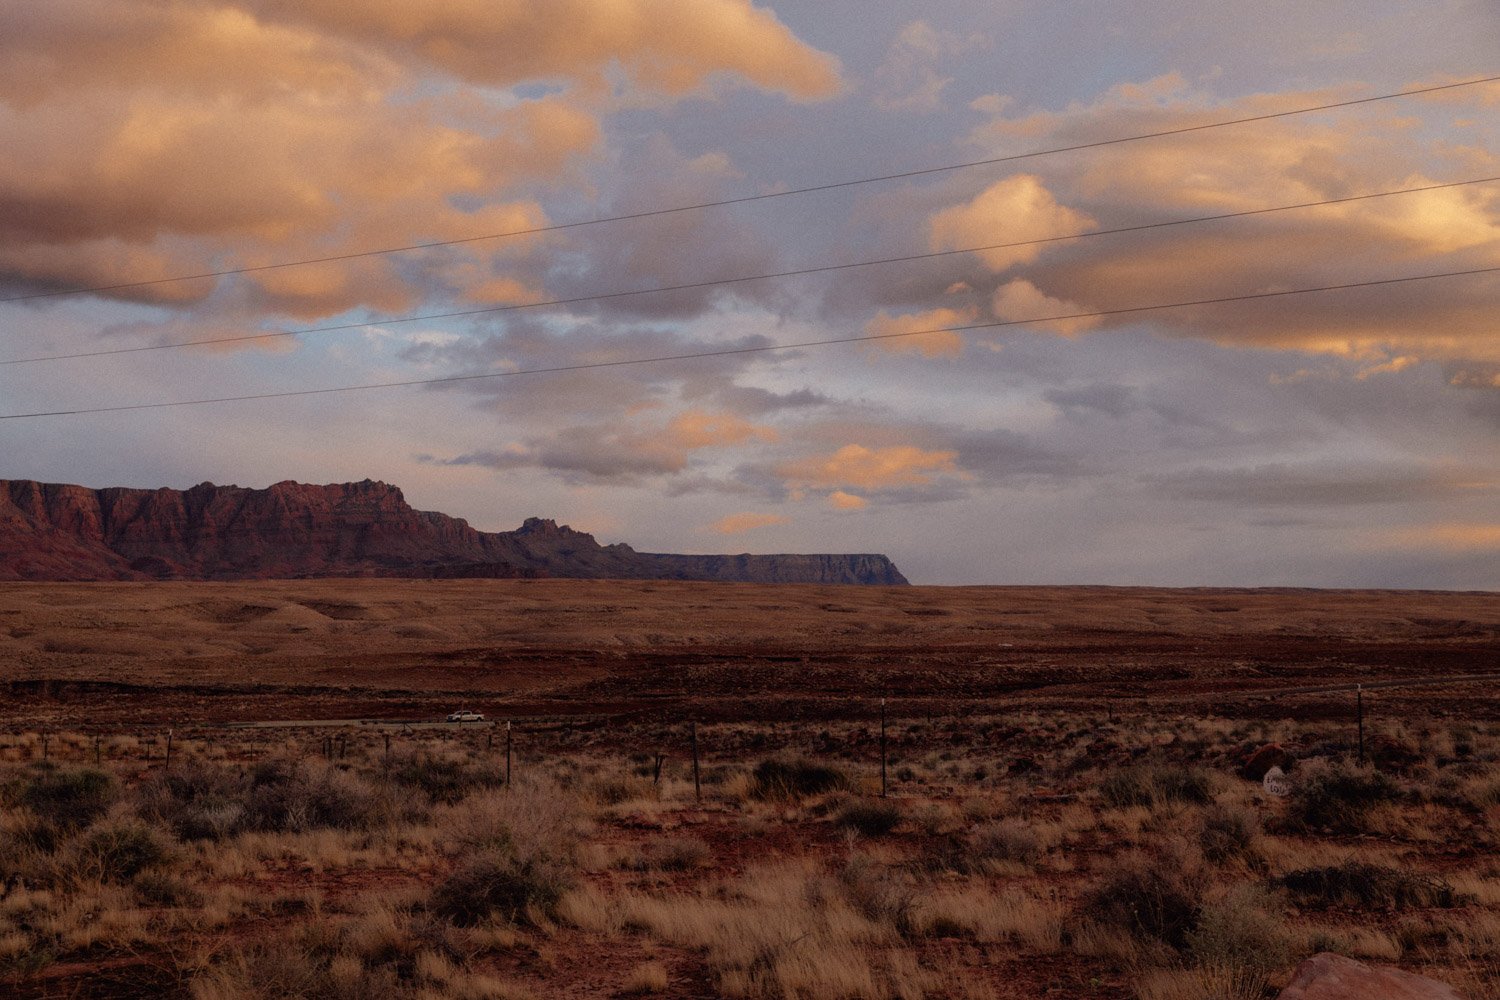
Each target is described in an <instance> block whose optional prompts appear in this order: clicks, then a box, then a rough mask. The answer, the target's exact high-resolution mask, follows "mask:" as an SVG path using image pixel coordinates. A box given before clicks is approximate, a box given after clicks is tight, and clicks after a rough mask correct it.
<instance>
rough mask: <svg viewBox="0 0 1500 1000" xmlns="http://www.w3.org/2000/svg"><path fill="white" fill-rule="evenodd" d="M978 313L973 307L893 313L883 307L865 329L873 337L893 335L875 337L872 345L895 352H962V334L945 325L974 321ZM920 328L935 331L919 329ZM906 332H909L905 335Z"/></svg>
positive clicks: (937, 354)
mask: <svg viewBox="0 0 1500 1000" xmlns="http://www.w3.org/2000/svg"><path fill="white" fill-rule="evenodd" d="M978 315H979V314H978V312H977V311H976V310H974V309H945V308H938V309H928V310H927V311H925V312H919V313H906V314H904V315H900V316H892V315H891V314H889V313H887V312H886V311H885V310H883V309H882V310H881V311H880V314H879V315H878V316H876V317H875V318H874V319H872V320H870V322H869V323H867V324H865V333H867V334H869V335H870V336H873V337H890V338H892V339H890V340H877V341H874V342H873V346H875V347H879V348H880V349H881V350H885V351H890V352H891V353H893V354H914V353H920V354H922V355H924V356H925V357H929V358H936V357H952V356H955V355H958V354H961V353H963V349H964V339H963V335H962V334H961V333H958V332H955V331H950V330H945V329H944V328H945V327H952V326H963V325H965V324H967V323H972V322H974V320H975V319H976V318H977V317H978ZM919 330H930V331H934V332H931V333H918V332H917V331H919ZM905 334H910V336H904V335H905Z"/></svg>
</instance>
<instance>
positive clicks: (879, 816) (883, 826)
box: [833, 800, 901, 837]
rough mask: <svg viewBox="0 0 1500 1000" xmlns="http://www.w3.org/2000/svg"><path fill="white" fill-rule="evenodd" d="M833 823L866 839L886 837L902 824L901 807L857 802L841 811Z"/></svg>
mask: <svg viewBox="0 0 1500 1000" xmlns="http://www.w3.org/2000/svg"><path fill="white" fill-rule="evenodd" d="M833 821H834V823H836V824H837V825H839V826H841V827H843V828H844V829H846V830H853V831H855V832H856V833H859V834H860V835H862V836H865V837H884V836H886V835H887V834H889V833H890V832H891V831H892V830H894V829H896V826H897V825H898V824H899V823H900V822H901V807H900V806H898V805H896V804H895V803H894V802H882V801H879V800H856V801H853V802H850V803H848V804H847V805H845V806H844V807H843V808H842V809H840V810H839V811H838V814H837V815H836V816H834V818H833Z"/></svg>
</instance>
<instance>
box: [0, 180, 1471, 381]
mask: <svg viewBox="0 0 1500 1000" xmlns="http://www.w3.org/2000/svg"><path fill="white" fill-rule="evenodd" d="M1495 181H1500V176H1495V177H1480V178H1476V179H1474V180H1466V181H1448V182H1446V183H1442V184H1427V185H1423V186H1421V187H1412V188H1400V189H1397V190H1394V191H1377V192H1374V193H1371V194H1357V195H1348V196H1346V197H1343V198H1326V199H1324V200H1322V201H1304V202H1299V203H1297V204H1294V205H1278V206H1275V207H1272V208H1252V209H1246V210H1244V211H1240V212H1225V213H1223V214H1221V215H1200V216H1194V217H1192V218H1186V219H1167V220H1163V221H1161V222H1146V223H1141V224H1139V225H1134V226H1118V227H1116V228H1113V229H1096V230H1092V231H1089V232H1083V233H1067V234H1064V235H1060V236H1044V237H1040V238H1038V239H1032V240H1016V241H1013V242H1010V243H991V244H987V245H985V246H977V247H962V248H959V249H955V250H934V251H930V252H927V253H919V254H908V255H906V256H902V257H880V258H877V259H874V260H860V261H851V262H848V263H843V264H821V265H818V266H816V267H804V268H798V269H796V270H792V271H775V272H770V273H766V274H748V275H741V276H738V277H732V278H713V279H709V280H705V281H691V282H686V283H684V284H679V285H662V286H657V287H654V288H633V289H624V290H620V291H613V292H599V293H594V294H590V295H574V296H569V297H568V298H560V299H544V300H540V301H536V302H515V303H509V304H506V305H499V306H482V307H480V308H476V309H462V310H458V311H455V312H441V313H423V314H420V315H416V316H399V317H396V318H394V319H386V320H378V321H363V322H359V323H339V324H335V325H333V326H314V327H304V328H302V329H297V330H276V331H272V332H269V333H247V334H241V335H238V336H234V337H203V338H199V339H196V340H178V341H172V342H170V343H166V344H143V345H139V346H136V347H111V348H104V349H100V350H95V351H78V352H75V353H72V354H44V355H38V356H36V357H30V358H8V359H5V360H0V367H3V366H6V365H28V364H39V363H41V362H45V361H72V360H77V359H80V358H100V357H110V356H113V355H117V354H141V353H145V352H148V351H169V350H177V349H180V348H185V347H208V346H213V345H219V344H242V343H249V342H253V341H261V340H279V339H283V338H287V337H301V336H305V335H307V334H314V333H338V332H344V331H348V330H362V329H366V328H368V327H371V326H395V325H397V324H401V323H419V322H431V321H433V320H440V319H458V318H462V317H466V316H480V315H486V314H491V313H501V312H513V311H516V310H520V309H540V308H544V307H548V306H561V305H575V304H577V303H580V302H603V301H607V300H609V299H621V298H628V297H632V296H638V295H654V294H659V293H665V292H681V291H688V290H692V289H700V288H714V287H720V286H724V285H736V284H744V283H746V282H751V281H770V280H773V279H777V278H794V277H802V276H806V275H810V274H824V273H827V272H830V271H847V270H853V269H855V268H861V267H873V266H875V265H878V264H904V263H912V262H914V261H921V260H933V259H936V258H941V257H952V256H955V255H958V254H966V253H982V252H985V251H989V250H1009V249H1015V248H1018V247H1030V246H1041V245H1044V244H1048V243H1061V242H1065V241H1068V240H1080V239H1087V238H1090V237H1094V236H1116V235H1119V234H1121V233H1138V232H1144V231H1146V230H1151V229H1166V228H1169V227H1172V226H1186V225H1192V224H1195V223H1202V222H1221V221H1223V220H1226V219H1243V218H1248V217H1250V216H1256V215H1269V214H1272V213H1275V212H1290V211H1293V210H1296V209H1303V208H1319V207H1324V206H1328V205H1344V204H1348V203H1350V202H1356V201H1369V200H1372V199H1375V198H1390V197H1394V196H1396V195H1403V194H1418V193H1421V192H1424V191H1440V190H1444V189H1446V188H1458V187H1468V186H1471V185H1474V184H1491V183H1494V182H1495Z"/></svg>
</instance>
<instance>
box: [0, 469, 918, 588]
mask: <svg viewBox="0 0 1500 1000" xmlns="http://www.w3.org/2000/svg"><path fill="white" fill-rule="evenodd" d="M317 576H412V577H449V578H503V577H538V576H551V577H574V578H587V579H614V578H620V579H674V580H739V581H749V582H764V583H867V584H904V583H906V579H905V578H904V577H902V575H901V574H900V572H899V571H898V570H897V569H896V567H895V566H894V565H892V563H891V562H890V560H889V559H887V558H886V557H885V556H880V555H759V556H757V555H734V556H729V555H724V556H691V555H668V554H662V553H645V552H636V551H635V550H634V549H632V548H631V547H630V546H628V545H600V544H599V543H598V542H596V541H595V540H594V537H593V536H592V535H589V534H587V533H585V532H581V531H574V530H572V529H571V528H568V527H567V526H565V525H563V526H559V525H558V524H556V523H555V522H553V521H550V520H545V519H542V518H531V519H529V520H527V521H526V523H525V524H523V525H522V526H521V527H520V529H519V530H516V531H502V532H484V531H478V530H476V529H474V528H472V527H470V526H469V524H468V522H466V521H464V520H462V519H461V518H455V517H449V516H447V515H446V514H438V513H433V512H430V511H419V510H414V509H413V508H412V507H411V506H410V505H409V504H408V503H407V502H406V498H405V497H404V496H402V494H401V491H400V490H399V489H397V488H396V487H394V486H390V485H388V484H386V483H380V482H372V481H370V480H365V481H364V482H360V483H343V484H336V485H329V486H313V485H306V484H303V483H294V482H283V483H277V484H276V485H274V486H271V487H269V488H268V489H263V490H254V489H246V488H243V487H238V486H215V485H214V484H212V483H203V484H201V485H198V486H194V487H193V488H191V489H188V490H169V489H161V490H134V489H122V488H112V489H103V490H94V489H89V488H87V487H83V486H69V485H58V484H51V483H37V482H31V481H28V480H11V481H6V480H0V580H145V579H206V580H242V579H270V578H296V577H317Z"/></svg>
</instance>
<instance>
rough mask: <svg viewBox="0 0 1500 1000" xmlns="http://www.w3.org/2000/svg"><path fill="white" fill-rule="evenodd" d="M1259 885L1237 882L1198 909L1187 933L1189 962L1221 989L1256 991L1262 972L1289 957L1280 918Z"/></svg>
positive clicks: (1260, 985)
mask: <svg viewBox="0 0 1500 1000" xmlns="http://www.w3.org/2000/svg"><path fill="white" fill-rule="evenodd" d="M1273 905H1274V900H1273V899H1272V898H1271V896H1270V894H1269V893H1267V892H1266V890H1264V889H1263V888H1261V887H1259V886H1254V885H1239V886H1235V887H1234V888H1233V889H1231V890H1230V891H1229V894H1228V895H1227V896H1225V897H1224V898H1223V899H1221V900H1218V901H1215V902H1211V903H1206V904H1204V905H1203V907H1202V908H1201V909H1200V910H1199V913H1198V920H1197V926H1195V927H1194V928H1193V929H1192V930H1191V931H1189V932H1188V934H1187V946H1188V952H1189V954H1190V955H1191V957H1192V961H1193V964H1194V965H1196V966H1197V967H1198V968H1199V969H1200V970H1205V971H1206V972H1207V973H1208V975H1209V976H1210V977H1212V978H1213V979H1215V980H1217V981H1218V982H1219V983H1221V984H1222V988H1223V990H1224V992H1225V994H1226V995H1228V996H1234V997H1240V996H1243V997H1246V998H1252V997H1260V996H1262V995H1264V993H1265V989H1266V980H1267V977H1268V976H1269V975H1270V974H1271V973H1272V972H1275V971H1276V970H1278V969H1281V968H1283V967H1285V966H1286V965H1287V964H1288V963H1289V962H1290V961H1291V958H1292V949H1291V941H1290V940H1289V938H1288V935H1287V931H1286V928H1285V926H1284V924H1285V921H1284V920H1283V919H1282V918H1281V917H1279V916H1277V915H1275V914H1273V913H1272V912H1271V908H1272V906H1273Z"/></svg>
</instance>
